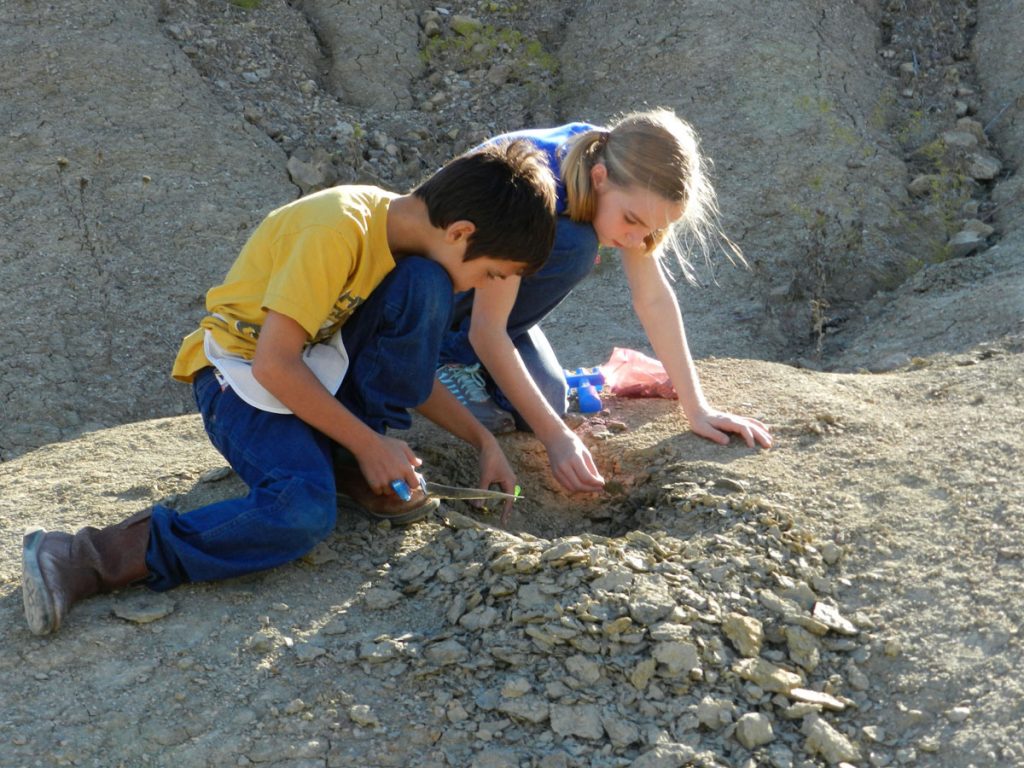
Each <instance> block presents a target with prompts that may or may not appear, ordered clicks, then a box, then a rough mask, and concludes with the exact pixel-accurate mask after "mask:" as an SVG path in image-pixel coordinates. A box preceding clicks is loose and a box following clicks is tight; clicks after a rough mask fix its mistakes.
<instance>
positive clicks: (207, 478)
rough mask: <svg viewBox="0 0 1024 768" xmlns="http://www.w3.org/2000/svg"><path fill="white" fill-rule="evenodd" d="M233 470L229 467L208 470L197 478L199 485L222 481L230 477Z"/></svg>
mask: <svg viewBox="0 0 1024 768" xmlns="http://www.w3.org/2000/svg"><path fill="white" fill-rule="evenodd" d="M233 472H234V470H232V469H231V467H217V468H216V469H208V470H206V471H205V472H203V474H201V475H200V476H199V482H200V483H216V482H217V481H218V480H224V479H225V478H228V477H231V475H232V473H233Z"/></svg>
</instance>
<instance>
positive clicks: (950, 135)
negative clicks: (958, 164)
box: [942, 131, 978, 149]
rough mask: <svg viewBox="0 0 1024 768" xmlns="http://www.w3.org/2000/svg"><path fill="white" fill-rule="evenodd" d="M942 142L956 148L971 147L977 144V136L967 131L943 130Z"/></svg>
mask: <svg viewBox="0 0 1024 768" xmlns="http://www.w3.org/2000/svg"><path fill="white" fill-rule="evenodd" d="M942 143H943V144H945V145H946V146H947V147H954V148H956V149H973V148H974V147H976V146H978V138H977V137H976V136H975V135H974V134H973V133H970V132H968V131H945V132H944V133H943V134H942Z"/></svg>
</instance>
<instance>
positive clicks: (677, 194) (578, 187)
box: [562, 109, 746, 282]
mask: <svg viewBox="0 0 1024 768" xmlns="http://www.w3.org/2000/svg"><path fill="white" fill-rule="evenodd" d="M597 163H601V164H603V165H604V166H605V168H607V170H608V180H609V181H610V182H612V183H613V184H615V185H616V186H619V187H639V188H641V189H647V190H650V191H652V192H654V193H656V194H658V195H659V196H661V197H663V198H665V199H666V200H669V201H671V202H674V203H682V204H683V215H682V217H680V219H679V220H678V221H675V222H673V223H672V224H671V225H670V226H668V227H666V228H665V229H660V230H656V231H655V232H653V233H651V234H650V235H648V236H647V237H646V238H644V243H645V244H646V246H647V253H652V254H655V255H656V256H658V257H660V255H661V253H662V252H663V247H662V246H663V245H664V244H665V243H666V241H667V242H668V243H669V244H671V246H672V250H674V251H675V254H676V258H677V259H678V261H679V265H680V267H682V270H683V274H684V276H685V277H686V279H687V280H689V281H690V282H695V278H694V274H693V266H692V264H691V263H690V261H689V260H688V258H687V254H688V253H689V251H690V250H692V249H694V248H696V250H698V251H699V252H700V253H701V254H702V255H703V257H704V259H705V260H706V261H707V260H708V259H709V257H710V251H711V245H712V242H717V243H719V244H720V245H722V246H723V250H724V251H725V252H726V256H727V257H728V258H729V260H730V261H734V262H735V261H739V262H740V263H746V262H745V261H744V259H743V254H742V253H741V252H740V249H739V247H738V246H737V245H736V244H735V243H733V242H732V240H730V239H729V238H728V237H727V236H726V235H725V234H724V233H723V232H722V231H721V229H720V228H719V226H718V202H717V198H716V196H715V190H714V188H713V187H712V186H711V183H710V181H709V179H708V177H707V168H706V166H707V160H706V159H705V158H704V156H703V155H702V154H701V152H700V145H699V141H698V139H697V134H696V132H695V131H694V130H693V128H692V127H691V126H690V125H689V124H688V123H686V122H685V121H684V120H681V119H680V118H679V117H677V116H676V114H675V113H674V112H672V111H671V110H669V109H654V110H649V111H646V112H632V113H630V114H627V115H625V116H624V117H622V118H620V119H619V120H617V121H616V122H615V123H614V124H613V125H612V126H611V127H610V128H607V129H605V128H599V129H595V130H592V131H586V132H585V133H581V134H579V135H578V136H576V137H574V138H573V139H572V141H571V143H570V145H569V149H568V152H567V154H566V155H565V158H564V159H563V160H562V181H563V182H564V183H565V188H566V197H567V208H568V214H569V218H571V219H572V220H573V221H580V222H590V221H593V220H594V218H595V216H596V214H597V195H596V193H595V191H594V188H593V184H592V182H591V178H590V171H591V169H592V168H593V167H594V165H596V164H597Z"/></svg>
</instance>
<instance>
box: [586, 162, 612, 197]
mask: <svg viewBox="0 0 1024 768" xmlns="http://www.w3.org/2000/svg"><path fill="white" fill-rule="evenodd" d="M607 183H608V166H606V165H605V164H604V163H594V165H593V166H591V168H590V184H591V186H593V188H594V191H597V190H600V189H602V188H603V187H604V185H605V184H607Z"/></svg>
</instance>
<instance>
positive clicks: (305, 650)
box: [295, 643, 327, 662]
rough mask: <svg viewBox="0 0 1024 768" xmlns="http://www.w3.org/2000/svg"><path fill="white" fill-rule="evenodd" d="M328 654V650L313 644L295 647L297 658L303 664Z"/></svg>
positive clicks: (301, 644)
mask: <svg viewBox="0 0 1024 768" xmlns="http://www.w3.org/2000/svg"><path fill="white" fill-rule="evenodd" d="M325 653H327V651H326V649H324V648H321V647H320V646H318V645H313V644H312V643H299V644H298V645H296V646H295V656H296V657H297V658H298V659H299V661H301V662H310V661H313V660H314V659H318V658H319V657H321V656H323V655H324V654H325Z"/></svg>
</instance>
